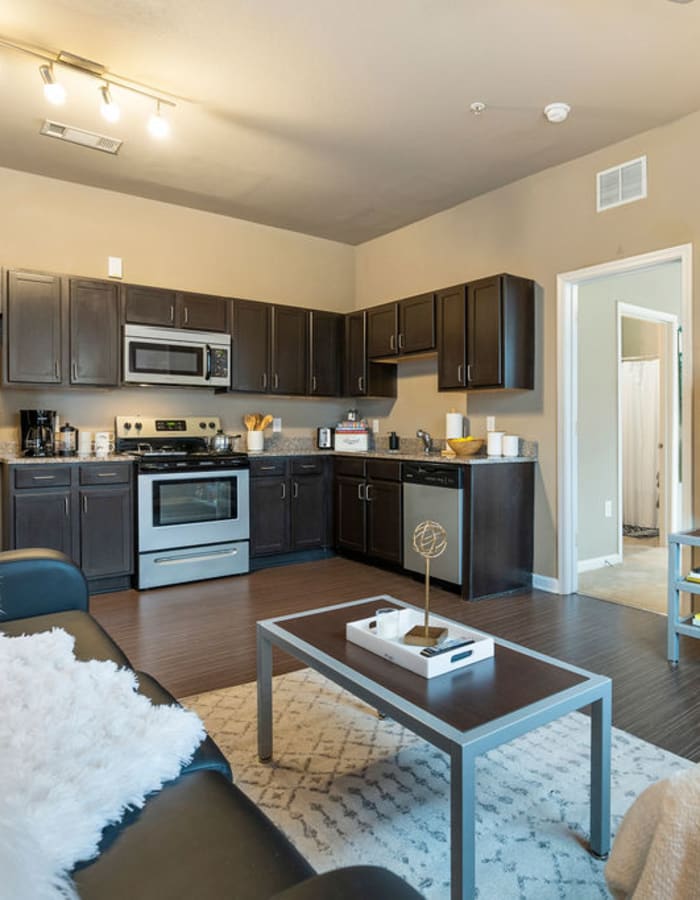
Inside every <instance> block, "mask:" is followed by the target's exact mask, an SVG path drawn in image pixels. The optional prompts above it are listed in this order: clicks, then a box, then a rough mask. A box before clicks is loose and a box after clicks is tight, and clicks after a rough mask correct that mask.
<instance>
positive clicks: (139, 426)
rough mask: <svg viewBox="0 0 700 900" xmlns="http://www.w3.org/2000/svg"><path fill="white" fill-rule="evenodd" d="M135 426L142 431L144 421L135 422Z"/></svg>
mask: <svg viewBox="0 0 700 900" xmlns="http://www.w3.org/2000/svg"><path fill="white" fill-rule="evenodd" d="M134 428H135V429H136V430H137V431H141V429H142V428H143V423H142V422H134Z"/></svg>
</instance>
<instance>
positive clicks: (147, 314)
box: [124, 284, 177, 327]
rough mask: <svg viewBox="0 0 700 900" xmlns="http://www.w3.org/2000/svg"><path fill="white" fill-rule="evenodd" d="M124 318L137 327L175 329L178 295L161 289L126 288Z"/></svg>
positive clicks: (133, 286)
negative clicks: (153, 326)
mask: <svg viewBox="0 0 700 900" xmlns="http://www.w3.org/2000/svg"><path fill="white" fill-rule="evenodd" d="M125 297H126V299H125V302H124V316H125V318H126V321H127V322H133V323H134V324H135V325H166V326H171V327H175V325H176V324H177V323H176V319H175V312H176V307H177V294H176V292H175V291H166V290H162V289H161V288H152V287H139V286H137V285H134V284H127V285H126V287H125Z"/></svg>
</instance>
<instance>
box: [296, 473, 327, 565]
mask: <svg viewBox="0 0 700 900" xmlns="http://www.w3.org/2000/svg"><path fill="white" fill-rule="evenodd" d="M324 484H325V479H324V477H323V475H302V476H292V479H291V490H292V498H291V504H292V505H291V515H292V540H291V549H292V550H311V549H313V548H315V547H323V546H324V544H325V538H326V503H325V490H324Z"/></svg>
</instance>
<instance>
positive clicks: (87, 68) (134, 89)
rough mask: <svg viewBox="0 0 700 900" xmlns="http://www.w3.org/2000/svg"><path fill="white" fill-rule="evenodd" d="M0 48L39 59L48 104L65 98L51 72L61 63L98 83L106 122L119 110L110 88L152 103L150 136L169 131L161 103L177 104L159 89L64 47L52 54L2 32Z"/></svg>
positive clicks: (149, 125)
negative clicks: (154, 109)
mask: <svg viewBox="0 0 700 900" xmlns="http://www.w3.org/2000/svg"><path fill="white" fill-rule="evenodd" d="M0 47H7V48H8V49H10V50H16V51H18V52H20V53H25V54H27V55H29V56H32V57H34V58H35V59H38V60H40V61H41V65H40V66H39V72H40V74H41V79H42V81H43V83H44V96H45V97H46V99H47V100H48V101H49V102H50V103H53V104H56V105H59V104H62V103H65V101H66V90H65V88H64V87H63V85H62V84H61V83H60V82H59V81H57V80H56V77H55V75H54V67H55V66H63V67H64V68H67V69H70V70H72V71H74V72H78V73H79V74H81V75H84V76H85V77H86V78H91V79H93V80H94V81H97V82H98V83H99V91H100V112H101V113H102V115H103V116H104V118H105V119H106V120H107V121H108V122H112V123H114V122H117V121H118V120H119V118H120V115H121V110H120V108H119V106H118V104H117V103H115V101H114V99H113V97H112V88H117V89H118V90H121V91H129V93H131V94H136V95H138V96H139V97H145V98H146V99H148V100H150V101H152V102H154V103H155V104H156V111H155V113H154V114H152V115H151V117H150V119H149V122H148V131H149V133H150V134H151V135H152V136H153V137H156V138H160V139H162V138H165V137H167V136H168V135H169V134H170V123H169V122H168V120H167V119H165V118H164V116H163V114H162V112H161V106H169V107H172V108H173V109H174V108H175V107H176V104H175V103H174V102H173V101H172V100H168V99H166V97H163V96H162V95H161V94H160V92H159V91H157V90H154V89H152V88H150V87H149V86H147V85H144V84H140V83H138V82H133V81H130V80H129V79H128V78H124V77H122V76H121V75H116V74H114V73H110V72H108V71H107V69H106V68H105V67H104V66H103V65H102V64H101V63H98V62H95V61H94V60H91V59H86V58H85V57H83V56H77V55H76V54H74V53H69V52H67V51H65V50H61V51H60V52H59V53H55V52H52V51H50V50H46V49H44V48H42V47H37V46H32V45H29V44H22V43H19V42H17V41H13V40H11V39H10V38H7V37H4V36H3V35H0Z"/></svg>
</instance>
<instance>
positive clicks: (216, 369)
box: [211, 347, 228, 378]
mask: <svg viewBox="0 0 700 900" xmlns="http://www.w3.org/2000/svg"><path fill="white" fill-rule="evenodd" d="M211 374H212V378H228V350H227V349H226V348H225V347H213V348H212V351H211Z"/></svg>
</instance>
